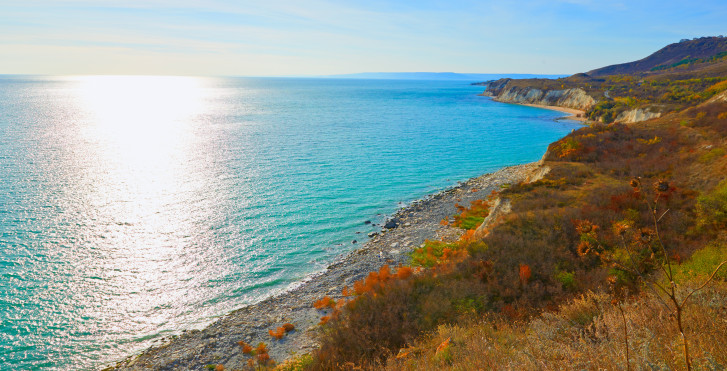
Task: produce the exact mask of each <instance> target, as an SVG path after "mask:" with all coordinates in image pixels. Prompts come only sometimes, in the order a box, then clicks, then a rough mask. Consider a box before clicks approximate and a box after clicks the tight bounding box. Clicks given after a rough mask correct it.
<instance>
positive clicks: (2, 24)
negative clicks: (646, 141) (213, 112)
mask: <svg viewBox="0 0 727 371" xmlns="http://www.w3.org/2000/svg"><path fill="white" fill-rule="evenodd" d="M721 34H724V35H727V1H724V0H707V1H670V0H664V1H602V0H600V1H598V0H593V1H591V0H547V1H546V0H528V1H507V0H496V1H490V0H480V1H461V0H448V1H447V0H442V1H439V0H436V1H435V0H416V1H408V0H407V1H381V0H345V1H327V0H294V1H289V0H264V1H246V0H239V1H224V0H208V1H192V0H145V1H139V0H127V1H110V0H93V1H92V0H75V1H71V0H56V1H42V0H22V1H13V0H10V1H8V0H5V1H2V2H1V3H0V73H5V74H11V73H30V74H165V75H226V76H251V75H320V74H337V73H355V72H391V71H396V72H400V71H431V72H463V73H465V72H466V73H552V74H570V73H576V72H583V71H588V70H590V69H593V68H597V67H601V66H604V65H608V64H614V63H622V62H628V61H632V60H635V59H640V58H643V57H645V56H646V55H648V54H650V53H652V52H654V51H656V50H658V49H659V48H661V47H663V46H665V45H667V44H670V43H673V42H677V41H679V40H680V39H682V38H693V37H699V36H714V35H721Z"/></svg>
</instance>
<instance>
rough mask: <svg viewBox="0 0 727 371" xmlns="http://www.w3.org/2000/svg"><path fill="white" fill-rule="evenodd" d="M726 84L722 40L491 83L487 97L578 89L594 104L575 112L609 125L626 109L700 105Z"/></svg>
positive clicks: (726, 48)
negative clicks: (553, 75) (568, 72)
mask: <svg viewBox="0 0 727 371" xmlns="http://www.w3.org/2000/svg"><path fill="white" fill-rule="evenodd" d="M726 80H727V37H705V38H699V39H694V40H684V41H682V42H680V43H676V44H672V45H669V46H667V47H665V48H663V49H661V50H659V51H657V52H656V53H654V54H652V55H650V56H648V57H646V58H644V59H642V60H640V61H636V62H632V63H625V64H621V65H615V66H609V67H604V68H601V69H597V70H593V71H590V72H588V73H579V74H575V75H573V76H569V77H565V78H559V79H555V80H550V79H521V80H512V79H502V80H497V81H493V82H491V83H490V84H489V85H488V89H487V93H488V94H490V95H492V96H495V97H498V96H503V95H507V94H508V93H509V94H510V95H512V93H513V92H517V93H519V94H521V95H525V94H527V93H528V92H529V91H531V90H533V89H538V90H539V91H543V92H553V91H563V90H566V89H579V90H581V91H583V92H585V94H587V95H588V96H590V97H592V98H593V101H594V102H595V104H593V105H590V104H589V105H586V106H582V107H580V108H582V109H584V110H586V111H587V116H588V118H589V119H591V120H594V121H601V122H605V123H610V122H614V121H617V118H618V117H619V115H620V114H621V113H623V112H625V111H628V110H635V109H641V110H646V111H655V112H660V113H669V112H672V113H674V112H678V111H680V110H683V109H685V108H687V107H690V106H693V105H696V104H699V103H702V102H705V101H707V100H709V99H710V98H711V97H713V96H714V95H716V94H718V93H720V92H721V91H724V90H726V89H727V82H725V81H726ZM505 101H508V100H505ZM529 103H536V102H529ZM544 103H545V104H549V103H548V102H544ZM573 108H577V107H573Z"/></svg>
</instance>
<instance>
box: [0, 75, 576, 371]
mask: <svg viewBox="0 0 727 371" xmlns="http://www.w3.org/2000/svg"><path fill="white" fill-rule="evenodd" d="M481 92H482V87H481V86H471V85H469V84H468V83H466V82H462V81H425V80H358V79H357V80H347V79H315V78H196V77H170V76H135V77H129V76H77V77H53V76H9V75H4V76H0V133H2V135H1V136H0V169H2V174H3V176H2V179H0V205H3V206H2V208H1V209H0V246H1V247H2V249H0V275H1V276H2V277H3V279H2V281H0V329H1V330H0V365H4V366H5V367H8V368H20V369H24V368H33V369H92V368H95V367H98V366H100V365H104V364H108V363H111V362H114V361H118V360H120V359H122V358H124V357H126V356H129V355H132V354H135V353H138V352H139V351H140V350H142V349H145V348H147V347H149V346H150V345H151V344H153V342H154V341H155V340H158V339H160V338H162V337H167V336H170V335H174V334H179V333H180V332H181V331H183V330H189V329H199V328H202V327H204V326H206V325H208V324H209V323H211V322H212V321H213V320H214V319H216V318H219V317H220V316H222V315H225V314H227V313H229V312H230V311H232V310H234V309H236V308H239V307H241V306H244V305H248V304H252V303H256V302H259V301H261V300H263V299H264V298H266V297H269V296H271V295H274V294H276V293H281V292H284V291H285V290H287V289H289V288H291V287H293V286H294V285H296V284H298V283H299V282H301V281H302V280H304V279H306V278H307V277H310V276H311V275H312V274H315V273H316V272H320V271H321V270H323V269H325V268H326V267H327V266H328V265H329V264H330V263H331V262H333V261H334V260H335V259H336V258H337V257H340V256H341V255H343V254H346V253H348V252H350V251H353V250H354V249H356V247H357V246H360V244H362V243H364V242H365V241H366V239H367V237H366V235H367V234H368V233H370V232H374V231H378V230H379V229H380V228H381V227H380V226H378V225H380V224H381V223H382V222H383V221H384V220H385V219H386V217H387V216H388V215H391V214H393V213H394V212H396V210H398V209H399V208H401V207H402V206H403V205H405V204H407V203H409V202H412V201H415V200H417V199H421V198H423V197H425V196H427V195H429V194H432V193H434V192H438V191H441V190H443V189H445V188H448V187H451V186H454V185H456V184H457V183H458V182H460V181H464V180H466V179H468V178H471V177H474V176H478V175H481V174H484V173H488V172H492V171H495V170H497V169H500V168H502V167H504V166H508V165H516V164H522V163H528V162H532V161H536V160H538V159H539V158H540V157H541V156H542V155H543V153H544V152H545V150H546V148H547V146H548V144H550V143H551V142H553V141H555V140H557V139H559V138H561V137H563V136H564V135H565V134H567V133H568V132H570V131H571V130H572V129H574V128H578V127H580V124H578V123H576V122H573V121H567V120H556V119H557V118H559V117H561V116H563V114H562V113H559V112H554V111H551V110H547V109H541V108H535V107H526V106H518V105H511V104H504V103H498V102H494V101H492V100H491V99H489V98H486V97H482V96H479V94H480V93H481ZM368 221H370V222H371V223H367V222H368ZM377 224H378V225H377ZM354 240H355V241H356V243H353V241H354Z"/></svg>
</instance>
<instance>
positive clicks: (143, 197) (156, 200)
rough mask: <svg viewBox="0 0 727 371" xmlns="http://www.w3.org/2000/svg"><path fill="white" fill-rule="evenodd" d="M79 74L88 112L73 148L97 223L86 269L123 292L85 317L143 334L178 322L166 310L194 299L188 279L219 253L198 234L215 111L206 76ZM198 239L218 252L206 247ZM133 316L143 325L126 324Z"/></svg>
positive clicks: (81, 100)
mask: <svg viewBox="0 0 727 371" xmlns="http://www.w3.org/2000/svg"><path fill="white" fill-rule="evenodd" d="M74 80H75V81H76V84H74V86H75V88H74V96H75V101H76V107H78V109H79V110H80V111H81V112H80V117H81V118H82V119H81V120H79V122H78V123H77V128H76V129H75V130H74V131H73V132H74V133H75V135H77V136H78V137H77V138H73V140H71V141H69V143H71V144H70V145H69V147H70V148H66V150H67V151H68V152H69V153H72V156H73V157H72V158H73V162H74V163H75V165H73V166H72V167H71V168H72V169H73V175H72V178H73V179H76V182H77V184H75V185H74V187H73V188H74V189H77V190H78V194H77V196H76V198H77V199H79V200H80V204H82V205H83V208H82V209H78V210H80V211H78V212H79V213H82V214H84V215H86V216H84V218H86V220H88V223H87V227H86V229H87V231H86V234H87V235H88V236H89V237H88V241H87V242H86V243H84V245H87V246H88V247H89V249H88V250H84V251H85V252H84V253H83V254H87V255H88V256H86V259H87V261H86V262H85V263H84V264H83V266H82V267H80V269H82V270H83V271H84V272H85V273H84V274H86V275H89V276H94V277H102V278H103V280H104V281H105V282H104V284H103V286H101V287H99V290H101V291H102V292H103V291H105V290H108V293H109V294H112V293H113V294H114V295H115V297H113V298H109V297H106V298H103V299H99V298H97V299H96V300H94V302H92V303H89V304H88V307H87V308H86V309H85V310H84V312H85V313H84V314H83V315H85V316H88V317H91V318H98V319H99V321H98V322H97V323H98V324H101V325H102V326H105V325H106V324H108V325H110V326H111V325H112V326H113V328H96V329H88V331H89V332H97V331H99V332H101V333H104V334H106V335H107V336H110V337H114V336H117V335H118V336H121V337H123V336H125V335H122V334H123V333H125V332H127V331H131V332H132V333H134V332H136V333H144V331H139V328H142V329H145V330H147V331H149V332H150V333H154V332H155V331H158V329H159V328H160V326H161V327H165V326H170V327H179V325H178V324H176V325H172V324H169V323H168V321H169V320H170V319H169V318H167V317H168V315H167V317H164V316H161V317H160V314H159V313H157V309H158V308H164V307H169V306H170V305H172V304H171V303H182V302H186V301H189V300H192V301H193V300H195V299H194V298H193V296H194V295H193V294H191V293H189V292H186V291H185V289H184V288H185V285H183V284H181V282H187V283H188V284H189V283H191V282H190V281H194V280H196V279H197V278H196V277H200V269H203V265H204V264H205V263H204V262H205V261H206V260H208V259H210V258H209V256H206V255H205V254H211V253H210V251H214V249H212V248H211V247H212V246H210V245H209V244H207V243H206V242H205V243H203V242H200V241H197V240H196V239H197V238H199V237H197V236H200V235H203V234H204V233H203V232H200V230H198V229H199V228H201V227H200V223H199V222H198V220H200V219H204V218H208V217H209V215H206V214H205V213H206V212H208V211H209V212H212V211H211V210H209V209H211V208H208V207H206V206H205V205H206V203H207V202H209V201H208V200H206V199H205V198H203V196H200V195H201V194H203V193H204V192H201V190H202V189H205V188H209V184H207V179H209V178H210V177H211V175H210V174H209V171H211V170H210V169H212V168H213V164H209V166H207V164H205V162H204V161H201V162H200V161H199V158H198V157H199V156H203V155H201V153H202V152H204V151H201V149H200V143H199V139H198V138H197V136H198V134H199V133H200V130H205V126H204V120H203V119H200V117H203V116H204V115H205V114H206V113H207V111H208V110H209V106H208V101H209V99H208V98H209V97H208V96H207V95H206V94H207V91H208V89H206V88H205V81H206V80H204V79H200V78H188V77H156V76H153V77H148V76H93V77H77V78H74ZM195 156H196V157H195ZM194 164H197V165H194ZM199 164H205V166H199ZM199 246H206V247H208V248H209V249H207V250H205V251H206V252H204V253H202V252H200V250H196V248H197V247H199ZM193 247H194V248H193ZM107 288H108V289H107ZM111 307H113V309H111ZM178 307H179V308H185V305H178ZM180 310H181V309H180ZM130 322H133V323H136V324H135V325H134V326H131V327H129V328H124V327H125V324H128V323H130ZM165 324H166V325H165ZM132 329H133V330H132ZM115 334H116V335H115Z"/></svg>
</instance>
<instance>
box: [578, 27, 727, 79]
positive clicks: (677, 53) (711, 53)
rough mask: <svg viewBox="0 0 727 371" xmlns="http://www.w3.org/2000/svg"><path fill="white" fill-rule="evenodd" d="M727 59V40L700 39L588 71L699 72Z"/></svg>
mask: <svg viewBox="0 0 727 371" xmlns="http://www.w3.org/2000/svg"><path fill="white" fill-rule="evenodd" d="M726 56H727V37H721V36H720V37H701V38H698V39H692V40H688V39H685V40H682V41H680V42H678V43H674V44H670V45H667V46H666V47H664V48H662V49H660V50H659V51H657V52H655V53H654V54H651V55H649V56H648V57H646V58H644V59H641V60H638V61H635V62H630V63H623V64H615V65H612V66H607V67H603V68H598V69H595V70H592V71H589V72H587V74H588V75H589V76H593V77H597V76H607V75H624V74H649V73H659V72H661V71H664V70H668V69H672V68H677V67H680V68H681V69H700V68H701V67H703V66H704V65H705V64H708V63H709V62H710V61H714V60H718V59H724V57H726Z"/></svg>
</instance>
